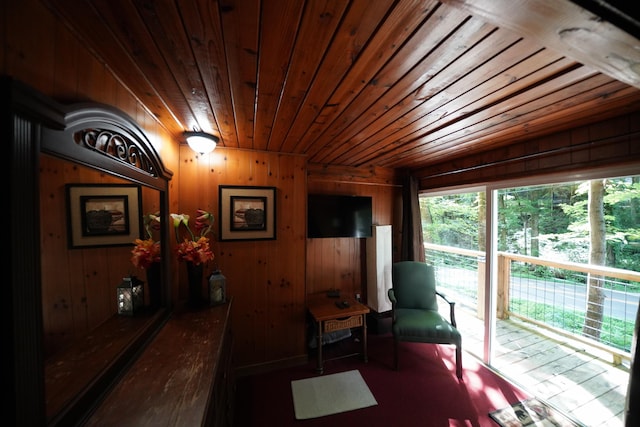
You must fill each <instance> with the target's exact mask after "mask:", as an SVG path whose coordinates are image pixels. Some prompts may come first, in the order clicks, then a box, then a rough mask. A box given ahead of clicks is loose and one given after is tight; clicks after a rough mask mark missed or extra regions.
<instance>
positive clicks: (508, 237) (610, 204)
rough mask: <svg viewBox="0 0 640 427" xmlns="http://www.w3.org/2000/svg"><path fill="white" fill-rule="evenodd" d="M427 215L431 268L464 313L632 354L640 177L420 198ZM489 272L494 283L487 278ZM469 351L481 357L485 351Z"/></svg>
mask: <svg viewBox="0 0 640 427" xmlns="http://www.w3.org/2000/svg"><path fill="white" fill-rule="evenodd" d="M488 197H491V198H492V199H491V200H492V201H493V203H494V204H495V206H494V207H493V209H492V211H493V212H495V213H496V214H495V220H494V221H492V220H491V219H490V220H488V221H487V218H486V212H487V209H486V206H487V198H488ZM420 206H421V213H422V227H423V235H424V242H425V257H426V260H427V262H429V263H431V264H433V265H435V266H436V271H437V277H438V281H439V286H442V287H444V288H446V289H447V292H449V293H450V294H453V295H455V297H456V299H457V300H458V302H459V305H460V309H462V310H467V311H469V312H471V313H472V314H473V315H474V316H476V317H478V318H481V319H485V317H486V316H485V308H486V307H493V310H492V311H493V312H492V313H490V314H491V315H492V316H496V317H498V318H509V317H518V318H520V319H523V320H525V321H533V322H535V323H536V324H543V325H546V326H548V327H549V328H550V329H556V330H561V331H563V332H564V333H567V334H569V335H574V336H576V337H581V338H585V339H587V340H593V341H595V342H597V343H599V344H602V345H605V346H609V347H611V348H614V349H616V350H618V351H621V352H629V350H630V347H631V340H632V336H633V324H634V320H635V315H636V311H637V309H638V295H639V294H640V289H639V285H640V283H639V282H638V277H639V276H638V273H637V272H640V176H627V177H614V178H606V179H602V178H598V179H592V180H585V181H571V182H563V183H549V184H543V185H530V186H522V185H519V186H512V187H506V186H505V187H502V188H496V189H495V190H493V191H492V192H491V193H487V192H485V191H484V190H481V191H477V189H474V190H473V191H469V192H460V191H457V192H456V193H449V194H447V193H442V194H437V195H434V194H423V195H422V196H421V198H420ZM486 224H489V228H492V227H493V228H495V230H487V231H485V228H486V227H485V225H486ZM494 224H495V225H494ZM487 236H495V237H494V241H493V242H491V243H492V245H490V247H492V248H493V249H495V250H494V252H493V253H495V255H494V256H495V259H487V255H486V250H487V247H488V245H487V242H486V239H487ZM491 264H493V266H494V267H493V268H494V269H495V271H496V274H494V275H489V274H486V268H487V265H491ZM498 265H500V268H497V267H496V266H498ZM597 266H603V267H605V268H599V267H597ZM487 277H492V279H490V280H486V278H487ZM487 282H492V283H490V286H487ZM489 295H494V298H495V301H494V303H493V304H490V305H489V304H487V303H486V298H488V296H489ZM484 336H485V339H488V337H490V336H491V334H489V333H485V334H484ZM467 350H470V351H477V352H478V356H482V349H481V347H480V346H478V347H477V348H476V349H473V348H471V349H469V348H467Z"/></svg>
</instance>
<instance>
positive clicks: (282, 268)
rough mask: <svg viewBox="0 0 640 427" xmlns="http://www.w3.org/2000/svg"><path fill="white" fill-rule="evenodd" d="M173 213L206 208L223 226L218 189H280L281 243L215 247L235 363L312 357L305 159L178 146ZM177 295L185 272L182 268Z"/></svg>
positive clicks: (233, 243)
mask: <svg viewBox="0 0 640 427" xmlns="http://www.w3.org/2000/svg"><path fill="white" fill-rule="evenodd" d="M177 175H178V176H179V177H180V178H179V180H178V181H177V182H175V180H174V182H172V187H171V189H170V191H171V192H172V193H173V195H174V196H177V199H176V200H178V202H176V203H172V206H171V211H172V212H183V213H187V214H194V213H195V210H196V209H198V208H202V209H206V210H208V211H210V212H211V213H213V214H214V215H215V217H216V225H215V229H216V233H218V226H219V202H220V201H219V198H218V189H219V186H220V185H241V186H260V187H276V239H275V240H247V241H224V242H222V241H219V240H216V241H215V242H213V251H214V254H215V257H216V258H215V260H214V263H213V264H212V265H211V266H209V268H210V269H213V268H214V265H217V266H218V267H219V268H220V269H221V270H222V273H223V274H224V275H225V277H226V278H227V293H228V295H229V296H230V297H232V298H233V313H232V324H233V335H234V359H235V364H236V365H237V366H240V367H248V366H253V365H262V364H267V363H270V362H274V361H286V360H288V359H303V358H306V348H305V345H304V338H305V337H304V332H305V328H304V322H305V256H304V254H305V230H306V215H305V204H306V194H307V190H306V160H305V158H304V157H302V156H292V155H278V154H273V153H267V152H261V151H247V150H237V149H226V148H218V149H216V150H215V151H213V152H212V153H211V154H208V155H205V156H201V155H199V154H196V153H194V152H193V151H192V150H191V149H190V148H189V147H188V146H186V145H183V146H181V147H180V168H179V171H178V174H177ZM177 273H178V276H179V277H178V282H179V283H180V288H179V292H180V294H181V295H182V294H183V293H185V292H186V269H185V267H184V266H182V265H178V266H177Z"/></svg>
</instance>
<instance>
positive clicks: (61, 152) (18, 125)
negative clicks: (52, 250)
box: [0, 76, 172, 426]
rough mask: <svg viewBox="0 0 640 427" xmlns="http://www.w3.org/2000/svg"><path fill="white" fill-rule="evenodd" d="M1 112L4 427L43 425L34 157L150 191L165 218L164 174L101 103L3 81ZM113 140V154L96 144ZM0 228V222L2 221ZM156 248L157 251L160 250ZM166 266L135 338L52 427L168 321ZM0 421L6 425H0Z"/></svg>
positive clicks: (83, 406) (132, 130) (97, 391)
mask: <svg viewBox="0 0 640 427" xmlns="http://www.w3.org/2000/svg"><path fill="white" fill-rule="evenodd" d="M0 87H1V89H0V90H1V92H2V95H3V96H2V99H3V102H4V104H5V106H6V108H5V109H3V111H4V112H6V113H3V114H2V117H3V120H2V129H3V135H4V137H5V139H4V140H5V141H6V142H7V144H8V145H9V153H10V155H9V167H10V169H11V178H10V182H9V186H10V211H11V212H10V220H9V224H8V228H9V233H10V235H11V240H10V244H9V248H10V255H9V262H8V264H9V272H10V274H9V284H8V285H5V287H4V290H3V291H4V292H3V293H2V295H3V297H4V299H5V301H4V304H3V306H4V309H3V310H2V313H3V321H2V328H3V329H2V332H3V333H2V336H3V341H4V342H3V345H2V355H3V361H4V363H3V367H2V373H3V374H2V378H3V381H2V383H3V388H4V391H5V392H6V393H4V396H6V397H5V399H6V402H5V405H6V408H7V409H8V410H7V411H5V414H6V417H8V422H9V424H11V425H30V426H35V425H46V424H47V423H49V424H51V420H47V417H46V408H45V406H46V401H45V386H44V353H43V318H42V316H43V315H42V302H41V296H42V289H41V280H42V279H41V266H40V258H41V253H40V227H39V215H40V211H39V205H40V190H39V179H38V177H39V158H40V153H46V154H49V155H53V156H56V157H59V158H63V159H66V160H69V161H72V162H75V163H78V164H81V165H84V166H87V167H90V168H92V169H96V170H98V171H101V172H104V173H106V174H110V175H113V176H116V177H120V178H124V179H127V180H129V181H131V182H133V183H135V184H139V185H143V186H147V187H150V188H152V189H155V190H158V192H159V195H160V201H159V203H160V213H161V216H162V217H167V215H168V189H169V181H170V179H171V177H172V172H171V171H169V170H168V169H166V168H165V167H164V165H163V164H162V161H161V160H160V158H159V156H158V154H157V152H156V151H155V149H154V148H153V146H152V145H151V143H150V141H149V140H148V138H147V137H146V136H145V134H144V132H143V131H142V130H141V129H140V128H139V127H138V126H137V125H136V123H135V122H134V121H133V120H132V119H131V118H130V117H128V116H127V115H126V114H124V113H122V112H121V111H119V110H117V109H114V108H112V107H109V106H105V105H102V104H93V103H86V104H76V105H71V106H65V105H61V104H59V103H58V102H56V101H53V100H51V99H50V98H48V97H46V96H43V95H42V94H40V93H38V92H37V91H35V90H33V89H31V88H29V87H28V86H26V85H23V84H22V83H20V82H18V81H16V80H15V79H13V78H11V77H7V76H2V78H1V81H0ZM105 134H106V135H111V136H113V135H115V136H116V138H117V139H118V141H119V143H118V144H117V145H118V147H119V149H114V147H113V146H110V148H105V147H106V146H104V147H102V146H101V145H100V141H102V139H101V138H100V137H98V135H105ZM166 222H167V221H163V224H162V230H161V233H160V236H161V237H160V241H161V248H162V258H163V259H169V256H168V255H169V253H168V252H169V245H168V244H166V242H167V240H166V239H167V236H168V235H169V234H168V224H166ZM5 226H7V225H6V222H5ZM163 243H164V244H163ZM169 269H170V265H169V263H164V262H163V263H162V277H163V296H162V299H163V305H162V307H161V309H159V310H158V311H157V312H156V313H155V315H154V316H153V318H152V321H150V322H149V323H148V324H147V326H146V327H145V330H144V331H142V332H141V333H140V334H139V336H138V338H137V339H136V340H134V342H132V343H131V344H130V345H129V347H128V348H125V349H124V350H123V351H122V352H121V354H120V356H119V357H118V358H117V360H114V361H113V363H111V364H110V366H109V368H108V369H105V370H104V372H101V373H100V374H99V375H98V376H97V377H96V379H95V381H93V383H92V384H90V385H89V386H88V387H87V388H86V389H85V390H84V391H83V392H82V393H80V395H78V396H76V398H75V399H74V401H73V402H72V404H71V405H69V407H68V408H67V409H66V410H65V413H64V414H63V415H62V416H60V417H58V418H59V419H58V420H57V421H56V422H57V423H58V424H64V423H68V422H74V423H75V422H76V421H75V420H77V419H79V418H81V417H82V416H83V414H84V413H85V412H86V411H87V410H88V408H90V407H91V406H93V404H94V403H95V401H96V400H97V399H98V398H99V397H100V395H101V394H103V393H104V392H105V391H106V390H107V388H108V387H109V386H110V383H111V382H112V381H113V379H114V378H116V377H117V376H118V374H119V373H120V372H122V371H123V370H124V369H125V368H126V367H127V364H128V362H129V361H130V360H131V358H132V357H134V355H135V354H136V353H137V352H139V351H140V349H141V348H142V347H143V346H144V344H145V343H146V342H147V341H148V340H149V338H150V337H152V336H153V334H154V333H155V332H157V330H158V329H159V328H160V327H161V326H162V324H163V323H164V321H165V320H166V319H167V317H168V316H169V312H170V301H169V295H170V293H169V289H168V286H167V282H168V281H167V279H166V278H168V277H171V276H170V271H169ZM7 300H8V301H7ZM5 419H6V418H5Z"/></svg>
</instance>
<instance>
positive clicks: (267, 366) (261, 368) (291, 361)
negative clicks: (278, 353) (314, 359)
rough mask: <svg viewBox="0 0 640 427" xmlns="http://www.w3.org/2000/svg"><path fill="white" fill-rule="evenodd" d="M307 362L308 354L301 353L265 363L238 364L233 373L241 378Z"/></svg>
mask: <svg viewBox="0 0 640 427" xmlns="http://www.w3.org/2000/svg"><path fill="white" fill-rule="evenodd" d="M307 363H309V356H308V355H306V354H302V355H299V356H294V357H290V358H288V359H279V360H274V361H271V362H267V363H257V364H254V365H245V366H239V367H236V368H235V374H236V377H238V378H241V377H246V376H251V375H257V374H264V373H267V372H272V371H277V370H280V369H286V368H291V367H293V366H300V365H305V364H307Z"/></svg>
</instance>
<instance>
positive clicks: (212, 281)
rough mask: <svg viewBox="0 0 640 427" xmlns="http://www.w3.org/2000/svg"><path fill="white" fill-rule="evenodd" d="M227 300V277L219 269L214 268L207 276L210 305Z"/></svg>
mask: <svg viewBox="0 0 640 427" xmlns="http://www.w3.org/2000/svg"><path fill="white" fill-rule="evenodd" d="M226 301H227V278H226V277H224V275H223V274H222V272H221V271H220V270H216V271H214V272H213V273H211V276H209V303H210V305H218V304H224V303H225V302H226Z"/></svg>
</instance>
